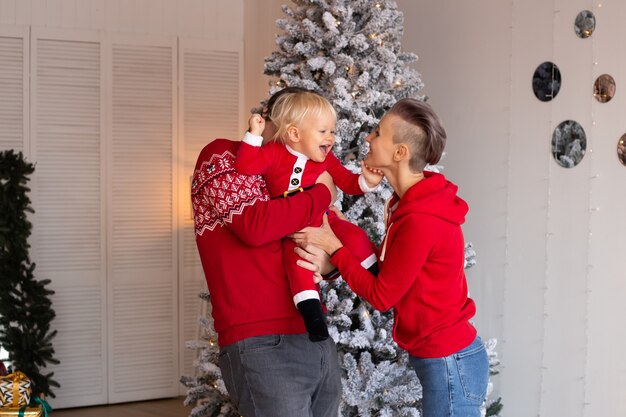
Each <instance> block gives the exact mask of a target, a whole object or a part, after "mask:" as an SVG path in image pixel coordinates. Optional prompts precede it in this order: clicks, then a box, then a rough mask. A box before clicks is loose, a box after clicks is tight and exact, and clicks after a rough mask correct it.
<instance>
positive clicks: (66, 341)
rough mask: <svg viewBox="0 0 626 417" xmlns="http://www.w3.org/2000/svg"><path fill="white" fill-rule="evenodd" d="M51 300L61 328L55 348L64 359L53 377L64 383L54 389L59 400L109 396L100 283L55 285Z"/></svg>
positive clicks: (57, 325) (103, 312)
mask: <svg viewBox="0 0 626 417" xmlns="http://www.w3.org/2000/svg"><path fill="white" fill-rule="evenodd" d="M52 303H53V306H54V309H55V312H56V314H57V317H56V319H55V320H54V326H55V328H56V329H57V330H58V334H57V336H56V338H55V339H54V348H55V351H56V357H57V358H58V359H59V360H60V361H61V364H60V365H59V366H58V367H56V368H55V369H54V372H55V376H54V378H55V379H56V380H57V381H59V382H60V383H61V389H60V390H55V392H56V393H57V395H58V396H59V400H62V401H63V402H65V403H66V404H68V405H71V404H74V405H82V404H84V403H82V402H81V401H84V400H83V397H89V396H95V397H99V398H106V397H105V396H106V392H105V388H106V384H103V380H104V379H105V374H104V369H103V363H105V361H106V353H105V352H104V350H103V346H104V344H103V341H102V317H104V316H106V313H105V310H104V299H103V298H102V291H101V290H100V286H84V287H82V288H72V287H60V288H56V294H55V295H54V296H53V297H52Z"/></svg>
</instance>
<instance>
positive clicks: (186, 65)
mask: <svg viewBox="0 0 626 417" xmlns="http://www.w3.org/2000/svg"><path fill="white" fill-rule="evenodd" d="M182 71H183V77H184V103H183V110H182V111H183V112H184V122H183V135H184V149H185V151H184V160H185V174H186V175H187V176H188V177H190V176H191V175H192V174H193V168H194V165H195V163H196V158H197V157H198V154H199V153H200V151H201V150H202V148H203V147H204V146H205V145H206V144H207V143H208V142H210V141H211V140H213V139H214V138H216V137H226V138H233V139H235V138H237V136H238V135H240V133H238V121H239V87H240V86H239V79H240V77H239V73H240V68H239V53H238V51H210V50H209V51H201V50H191V49H185V50H184V62H183V68H182ZM183 200H184V202H185V207H184V209H183V213H184V228H185V233H184V237H183V251H184V265H186V266H190V265H194V264H195V265H197V264H198V262H199V260H198V252H197V249H196V244H195V237H194V234H193V216H192V215H191V202H190V199H183Z"/></svg>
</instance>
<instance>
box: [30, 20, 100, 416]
mask: <svg viewBox="0 0 626 417" xmlns="http://www.w3.org/2000/svg"><path fill="white" fill-rule="evenodd" d="M31 50H32V59H31V61H32V74H31V78H32V80H31V83H32V85H31V88H32V101H31V125H30V126H31V127H30V130H31V136H32V140H31V149H32V159H33V162H35V163H36V169H35V173H34V175H33V187H32V196H33V198H32V199H33V206H34V208H35V210H36V212H35V215H34V221H33V241H32V251H31V254H32V259H33V261H34V262H36V264H37V269H36V270H35V274H36V277H37V278H38V279H44V278H49V279H51V280H52V283H51V288H52V289H53V290H54V291H56V293H55V294H54V296H53V297H52V302H53V308H54V309H55V311H56V314H57V317H56V319H55V320H54V322H53V323H52V325H53V328H54V329H56V330H58V335H57V337H56V338H55V339H54V340H53V345H54V348H55V351H56V354H55V356H56V358H57V359H59V360H60V361H61V363H60V364H59V365H58V366H53V367H52V369H51V370H52V371H54V373H55V375H54V378H55V379H56V380H58V381H59V382H60V383H61V385H62V386H61V388H60V389H56V390H55V392H56V395H57V398H56V399H54V400H52V404H53V406H54V407H72V406H79V405H89V404H101V403H105V402H106V401H107V383H106V381H107V371H106V361H107V352H106V324H105V320H104V317H106V305H105V294H106V286H105V282H106V268H105V261H104V259H105V258H104V256H105V240H104V238H103V236H104V225H103V218H104V215H103V210H104V209H103V207H104V202H103V198H102V195H103V179H102V174H101V173H102V161H103V157H102V152H101V149H102V135H101V112H102V106H101V97H102V95H101V76H102V74H101V70H100V68H101V65H100V62H101V42H100V39H99V37H98V36H97V35H96V34H94V33H91V32H75V31H54V30H44V29H39V30H35V29H33V31H32V38H31Z"/></svg>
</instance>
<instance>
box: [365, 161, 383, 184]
mask: <svg viewBox="0 0 626 417" xmlns="http://www.w3.org/2000/svg"><path fill="white" fill-rule="evenodd" d="M361 173H362V174H363V178H364V179H365V182H367V185H368V186H369V187H370V188H374V187H376V186H377V185H378V184H380V182H381V181H382V180H383V177H384V175H383V172H382V171H381V170H380V169H376V168H370V167H368V166H367V165H365V162H364V161H361Z"/></svg>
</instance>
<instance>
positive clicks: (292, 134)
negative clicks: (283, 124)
mask: <svg viewBox="0 0 626 417" xmlns="http://www.w3.org/2000/svg"><path fill="white" fill-rule="evenodd" d="M287 137H288V138H289V140H290V141H292V142H300V130H298V128H297V127H295V126H289V127H288V128H287Z"/></svg>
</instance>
